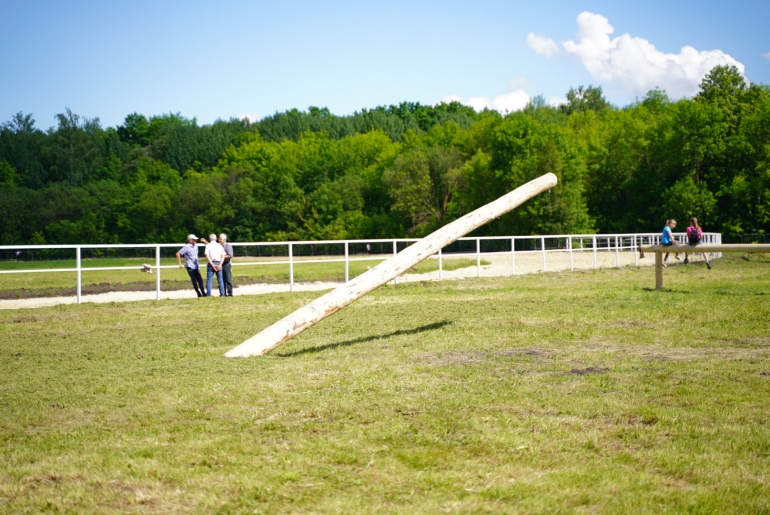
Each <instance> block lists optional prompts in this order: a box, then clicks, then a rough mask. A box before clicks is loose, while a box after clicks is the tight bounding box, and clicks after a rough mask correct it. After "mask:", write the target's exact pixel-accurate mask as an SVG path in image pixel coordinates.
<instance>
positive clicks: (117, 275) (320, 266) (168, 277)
mask: <svg viewBox="0 0 770 515" xmlns="http://www.w3.org/2000/svg"><path fill="white" fill-rule="evenodd" d="M279 259H285V258H279ZM353 259H360V257H354V258H353ZM256 261H260V262H262V263H264V264H259V265H253V266H251V265H249V266H234V267H233V275H234V280H233V282H234V284H235V285H236V286H237V285H238V284H254V283H264V282H267V283H288V282H289V265H288V264H270V261H269V260H266V259H260V258H247V257H244V258H239V259H238V262H241V263H245V262H256ZM201 262H203V260H201ZM380 262H382V260H378V259H373V260H366V261H363V260H362V261H351V262H350V265H349V274H350V277H351V278H352V277H356V276H358V275H360V274H362V273H364V272H365V271H366V270H367V267H373V266H376V265H377V264H379V263H380ZM143 263H147V264H151V265H154V264H155V260H154V259H148V258H136V259H135V258H102V259H85V260H83V267H84V269H85V270H84V271H83V272H82V281H83V293H85V294H88V293H104V292H106V291H130V290H154V289H155V275H149V274H146V273H143V272H141V271H140V270H139V269H140V267H141V266H142V264H143ZM176 264H177V261H176V259H175V258H164V259H162V260H161V265H162V266H167V265H176ZM481 264H482V265H488V264H489V262H487V261H485V260H482V261H481ZM475 265H476V260H475V259H468V258H444V260H443V264H442V266H443V269H444V270H455V269H457V268H463V267H468V266H475ZM75 266H76V264H75V260H74V259H73V260H56V261H32V262H19V263H16V262H13V261H4V262H0V270H37V269H57V268H74V267H75ZM119 266H130V267H134V269H133V270H94V271H89V270H87V269H88V268H98V267H119ZM434 270H438V261H437V260H435V259H428V260H425V261H423V262H422V263H420V264H418V265H417V266H415V267H414V268H413V269H411V270H410V272H409V273H427V272H432V271H434ZM205 273H206V272H205V265H204V270H203V272H202V274H203V275H204V277H205ZM0 278H2V280H0V298H22V297H45V296H59V295H70V296H71V295H75V286H76V284H77V277H76V273H75V272H44V273H25V274H2V275H0ZM344 279H345V264H344V262H341V263H316V262H314V260H313V259H307V258H305V259H303V258H300V259H298V260H297V261H296V262H295V264H294V280H295V281H297V282H313V281H344ZM189 288H190V279H189V277H188V275H187V272H186V271H185V270H183V269H180V268H171V269H163V270H161V289H162V290H164V291H169V290H180V289H189Z"/></svg>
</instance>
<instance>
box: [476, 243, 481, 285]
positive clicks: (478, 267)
mask: <svg viewBox="0 0 770 515" xmlns="http://www.w3.org/2000/svg"><path fill="white" fill-rule="evenodd" d="M476 277H481V238H476Z"/></svg>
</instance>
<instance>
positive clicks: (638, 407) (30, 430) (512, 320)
mask: <svg viewBox="0 0 770 515" xmlns="http://www.w3.org/2000/svg"><path fill="white" fill-rule="evenodd" d="M653 285H654V277H653V274H652V271H651V270H650V269H642V270H638V269H634V268H625V269H621V270H613V269H606V270H599V271H593V270H590V271H580V272H573V273H569V272H564V273H547V274H538V275H528V276H517V277H514V278H499V279H467V280H463V281H455V282H442V283H428V282H426V283H410V284H399V285H397V286H386V287H383V288H381V289H380V290H377V291H376V292H374V293H372V294H370V295H369V296H367V297H365V298H364V299H362V300H361V301H359V302H357V303H354V304H353V305H351V306H349V307H348V308H346V309H345V310H343V311H341V312H340V313H338V314H337V315H335V316H333V317H331V318H329V319H327V320H325V321H324V322H322V323H320V324H318V325H317V326H315V327H314V328H312V329H310V330H308V331H306V332H305V333H303V334H302V335H300V336H299V337H297V338H295V339H294V340H292V341H290V342H289V343H287V344H286V345H284V346H283V347H281V348H280V349H278V351H276V352H275V353H274V354H272V355H269V356H266V357H260V358H250V359H226V358H223V357H222V354H223V353H224V352H225V351H226V350H228V349H229V348H231V347H233V346H234V345H236V344H238V343H240V342H241V341H243V340H244V339H245V338H247V337H250V336H252V335H253V334H255V333H256V332H257V331H258V330H260V329H262V328H264V327H266V326H268V325H269V324H270V323H272V322H273V321H275V320H277V319H279V318H281V317H282V316H284V315H286V314H287V313H289V312H291V311H292V310H294V309H296V308H298V307H299V306H301V305H303V304H305V303H306V302H308V301H309V300H311V299H312V298H314V297H315V296H317V294H314V293H295V294H274V295H260V296H248V297H244V296H241V297H235V298H231V299H220V298H218V297H215V298H204V299H190V300H169V301H159V302H156V301H147V302H135V303H121V304H82V305H66V306H59V307H54V308H43V309H35V310H31V309H25V310H19V311H0V512H2V513H37V512H41V511H47V510H48V511H50V512H58V513H361V512H367V513H426V514H428V513H430V514H432V513H442V512H447V513H607V514H611V513H612V514H614V513H635V514H636V513H719V514H724V513H727V514H729V513H735V514H746V513H770V466H769V464H770V412H769V411H768V406H770V330H769V328H768V326H769V325H770V323H769V322H768V320H770V263H768V262H766V261H765V262H745V261H742V260H740V259H737V258H736V259H722V260H719V261H717V262H716V264H715V266H714V270H711V271H708V270H706V269H705V268H704V267H701V266H692V265H690V266H687V267H685V266H678V267H672V268H670V269H669V270H667V271H666V285H667V287H668V289H667V290H664V291H654V290H651V289H650V287H652V286H653Z"/></svg>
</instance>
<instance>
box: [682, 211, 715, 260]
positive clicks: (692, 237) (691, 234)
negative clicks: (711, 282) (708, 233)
mask: <svg viewBox="0 0 770 515" xmlns="http://www.w3.org/2000/svg"><path fill="white" fill-rule="evenodd" d="M701 241H703V231H702V230H701V228H700V225H698V219H697V218H695V217H694V216H693V217H692V218H690V227H688V228H687V243H688V244H690V245H692V246H695V245H697V244H698V243H700V242H701ZM701 254H703V259H704V260H705V261H706V266H707V267H708V269H709V270H711V263H709V257H708V254H706V253H705V252H701ZM689 256H690V253H689V252H685V253H684V264H685V265H686V264H687V263H689V262H690V259H689Z"/></svg>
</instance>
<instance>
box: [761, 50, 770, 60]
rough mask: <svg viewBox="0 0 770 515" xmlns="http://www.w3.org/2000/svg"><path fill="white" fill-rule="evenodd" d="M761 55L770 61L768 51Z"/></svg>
mask: <svg viewBox="0 0 770 515" xmlns="http://www.w3.org/2000/svg"><path fill="white" fill-rule="evenodd" d="M762 57H764V58H765V59H767V60H768V61H770V52H768V53H766V54H762Z"/></svg>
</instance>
